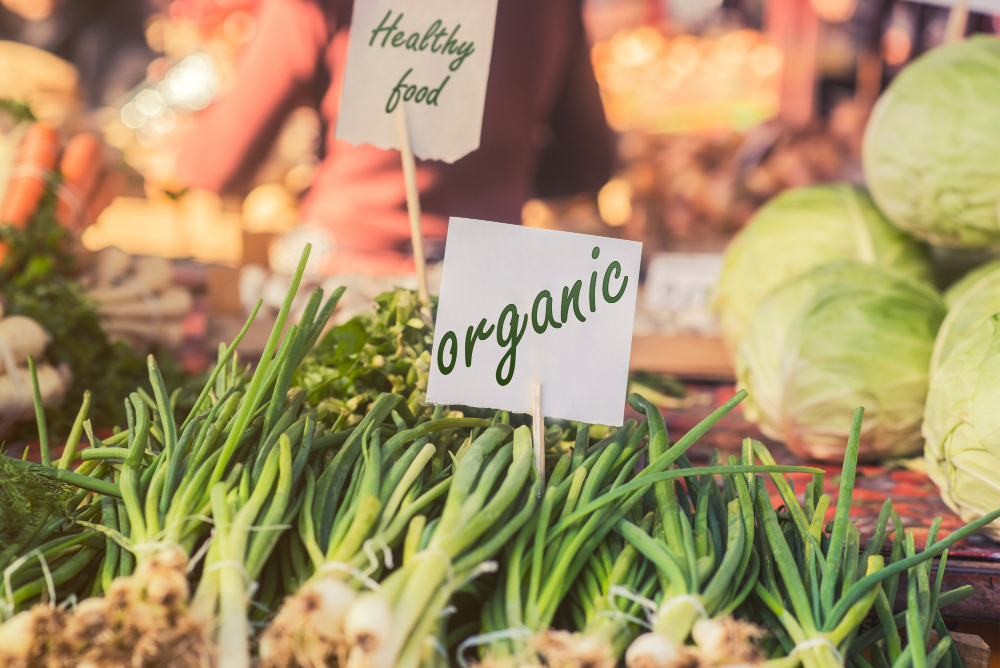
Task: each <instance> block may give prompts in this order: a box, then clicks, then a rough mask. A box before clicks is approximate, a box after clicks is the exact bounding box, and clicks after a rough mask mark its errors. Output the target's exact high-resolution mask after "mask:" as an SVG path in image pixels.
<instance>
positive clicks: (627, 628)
mask: <svg viewBox="0 0 1000 668" xmlns="http://www.w3.org/2000/svg"><path fill="white" fill-rule="evenodd" d="M632 515H633V517H631V518H630V521H633V522H635V524H636V525H637V526H638V527H639V528H640V529H641V530H642V531H645V532H647V533H648V532H649V531H650V530H651V528H652V525H653V519H654V517H653V513H647V514H646V516H645V517H644V518H641V519H640V518H638V517H636V516H635V515H636V513H635V512H634V511H633V513H632ZM623 521H624V520H623ZM658 586H659V584H658V582H657V573H656V569H655V568H654V567H653V565H652V562H651V561H649V560H648V559H645V558H643V557H642V554H641V553H640V552H639V550H637V549H636V547H635V546H634V545H632V544H631V543H628V542H627V541H625V540H624V539H623V538H622V537H621V535H620V534H618V533H617V532H613V533H610V534H608V536H607V538H605V540H604V542H603V543H602V544H601V545H600V546H598V549H597V550H596V551H595V552H594V554H592V555H591V556H590V558H589V559H588V560H587V564H586V566H584V569H583V571H582V572H581V573H580V576H579V577H578V578H577V580H576V582H575V583H574V585H573V588H572V590H571V591H570V594H569V600H570V614H571V616H572V618H573V625H572V626H573V628H574V629H576V630H577V631H579V633H580V636H581V637H582V640H580V641H577V642H578V646H579V645H581V644H582V645H583V649H585V650H586V649H589V650H590V651H589V652H585V653H584V656H593V655H595V654H597V653H598V652H603V653H604V655H605V656H606V657H607V660H606V661H605V665H607V666H608V667H609V668H610V666H613V665H617V663H618V661H620V660H621V659H622V658H623V657H624V655H625V650H626V649H627V648H628V646H629V645H630V644H631V643H632V641H633V640H635V638H636V637H637V636H638V635H639V634H640V633H641V632H642V631H643V629H649V628H651V626H650V624H649V623H648V621H647V620H646V619H645V616H646V614H644V613H648V607H649V605H650V603H652V598H653V597H654V596H655V594H656V591H657V588H658ZM550 654H551V652H550ZM595 665H599V664H595Z"/></svg>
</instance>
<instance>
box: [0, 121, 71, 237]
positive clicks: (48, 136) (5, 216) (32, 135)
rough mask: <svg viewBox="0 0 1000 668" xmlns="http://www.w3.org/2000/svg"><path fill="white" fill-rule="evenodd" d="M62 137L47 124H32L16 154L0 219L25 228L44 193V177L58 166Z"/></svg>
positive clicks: (1, 205)
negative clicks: (12, 173) (57, 159)
mask: <svg viewBox="0 0 1000 668" xmlns="http://www.w3.org/2000/svg"><path fill="white" fill-rule="evenodd" d="M58 155H59V137H58V135H57V134H56V131H55V129H53V128H52V126H50V125H48V124H47V123H42V122H38V123H35V124H33V125H32V126H31V127H30V128H29V129H28V133H27V134H26V135H25V136H24V140H23V141H22V142H21V146H20V148H19V149H18V153H17V163H16V166H15V168H14V176H13V177H11V179H10V183H8V185H7V192H6V193H4V198H3V203H2V204H0V222H3V223H9V224H11V225H13V226H14V227H17V228H19V229H23V228H24V227H25V225H27V224H28V221H29V220H31V216H32V215H33V214H34V213H35V209H37V208H38V203H39V202H40V201H41V199H42V195H44V194H45V176H46V173H47V172H50V171H52V169H53V168H54V167H55V165H56V158H57V157H58Z"/></svg>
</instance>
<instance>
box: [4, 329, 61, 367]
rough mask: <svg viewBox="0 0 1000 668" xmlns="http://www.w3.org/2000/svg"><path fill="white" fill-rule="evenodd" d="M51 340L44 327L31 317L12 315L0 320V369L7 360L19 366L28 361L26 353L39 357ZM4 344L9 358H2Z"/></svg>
mask: <svg viewBox="0 0 1000 668" xmlns="http://www.w3.org/2000/svg"><path fill="white" fill-rule="evenodd" d="M51 340H52V337H51V336H49V333H48V332H47V331H45V328H44V327H42V326H41V325H39V324H38V323H37V322H35V321H34V320H32V319H31V318H28V317H25V316H23V315H12V316H9V317H7V318H4V319H2V320H0V371H3V369H4V365H5V363H6V362H7V361H11V362H13V363H14V364H15V365H18V366H19V365H21V364H24V363H25V362H27V361H28V355H31V356H32V357H40V356H41V355H42V353H44V352H45V347H46V346H48V345H49V341H51ZM5 346H6V348H7V349H9V350H10V354H11V359H10V360H5V359H4V358H5V356H6V351H4V350H3V348H4V347H5Z"/></svg>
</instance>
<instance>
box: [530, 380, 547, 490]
mask: <svg viewBox="0 0 1000 668" xmlns="http://www.w3.org/2000/svg"><path fill="white" fill-rule="evenodd" d="M531 442H532V445H533V446H534V450H535V469H536V470H537V471H538V477H539V479H540V480H541V481H542V486H541V487H539V488H538V496H539V498H541V496H542V495H543V494H544V493H545V418H544V416H543V415H542V385H541V383H532V385H531Z"/></svg>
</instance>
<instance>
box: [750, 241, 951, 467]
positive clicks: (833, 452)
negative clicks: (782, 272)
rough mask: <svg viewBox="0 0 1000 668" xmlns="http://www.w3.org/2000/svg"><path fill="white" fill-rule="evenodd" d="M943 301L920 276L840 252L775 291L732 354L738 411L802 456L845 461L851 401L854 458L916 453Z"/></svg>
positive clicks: (919, 445)
mask: <svg viewBox="0 0 1000 668" xmlns="http://www.w3.org/2000/svg"><path fill="white" fill-rule="evenodd" d="M944 315H945V305H944V300H943V299H942V298H941V297H940V295H938V293H937V292H936V291H935V290H934V289H933V288H932V287H931V286H930V285H928V284H926V283H925V282H923V281H919V280H915V279H913V278H910V277H909V276H906V275H905V274H901V273H899V272H895V271H891V270H887V269H882V268H880V267H874V266H872V265H867V264H863V263H860V262H854V261H850V260H843V261H838V262H833V263H830V264H826V265H824V266H822V267H818V268H816V269H813V270H812V271H809V272H807V273H805V274H802V275H800V276H798V277H796V278H794V279H792V280H790V281H788V282H787V283H785V284H784V285H782V286H781V287H779V288H778V289H777V290H775V291H774V292H773V293H772V294H771V295H770V296H769V297H768V298H767V299H765V300H764V301H763V302H762V303H761V305H760V307H759V308H758V309H757V311H756V312H755V313H754V315H753V319H752V320H751V323H750V327H749V329H748V330H747V334H746V336H745V337H744V338H743V341H742V342H741V344H740V347H739V349H738V352H737V355H736V377H737V380H738V385H739V387H741V388H743V389H746V390H747V392H748V393H749V396H748V397H747V399H746V401H745V402H744V409H743V410H744V414H745V415H746V417H747V419H749V420H750V421H751V422H755V423H757V424H758V425H759V427H760V429H761V431H763V432H764V434H766V435H767V436H770V437H771V438H775V439H778V440H781V441H784V442H785V443H786V444H787V445H788V447H789V449H791V450H792V451H794V452H796V453H798V454H800V455H802V456H806V457H811V458H815V459H821V460H827V461H842V460H843V457H844V451H845V449H846V446H847V438H848V434H849V432H850V427H851V418H852V415H853V413H854V409H855V408H857V407H858V406H864V408H865V421H864V427H863V431H862V433H861V447H860V457H861V458H862V459H864V460H875V459H881V458H884V457H894V456H900V455H907V454H911V453H914V452H918V451H919V450H920V447H921V443H922V441H921V437H920V423H921V420H922V418H923V411H924V400H925V399H926V396H927V369H928V364H929V362H930V357H931V348H932V347H933V345H934V335H935V333H936V332H937V330H938V327H939V325H940V324H941V320H942V319H943V318H944Z"/></svg>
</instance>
